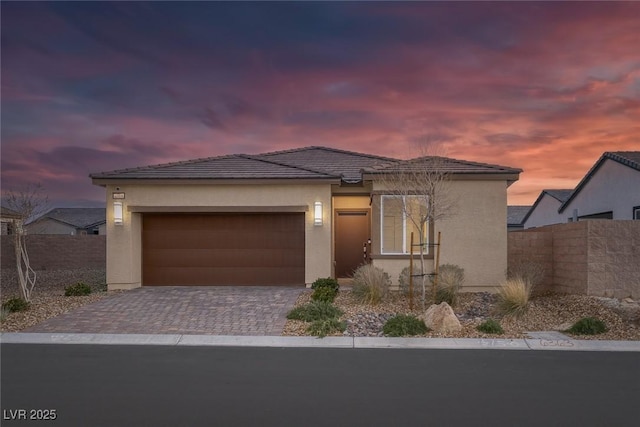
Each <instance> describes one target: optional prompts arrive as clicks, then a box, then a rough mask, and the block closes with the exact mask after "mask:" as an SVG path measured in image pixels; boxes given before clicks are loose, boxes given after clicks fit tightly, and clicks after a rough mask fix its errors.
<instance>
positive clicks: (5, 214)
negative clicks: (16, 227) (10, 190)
mask: <svg viewBox="0 0 640 427" xmlns="http://www.w3.org/2000/svg"><path fill="white" fill-rule="evenodd" d="M0 216H1V217H2V218H7V219H14V218H20V216H21V215H20V213H19V212H16V211H14V210H13V209H9V208H5V207H4V206H0Z"/></svg>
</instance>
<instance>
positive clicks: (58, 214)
mask: <svg viewBox="0 0 640 427" xmlns="http://www.w3.org/2000/svg"><path fill="white" fill-rule="evenodd" d="M43 218H51V219H54V220H56V221H60V222H63V223H65V224H68V225H71V226H73V227H76V228H87V227H90V226H92V225H99V224H100V223H103V222H106V210H105V208H54V209H51V210H50V211H49V212H47V213H45V214H44V215H42V216H41V217H40V218H38V219H36V220H35V221H32V222H36V221H39V220H41V219H43Z"/></svg>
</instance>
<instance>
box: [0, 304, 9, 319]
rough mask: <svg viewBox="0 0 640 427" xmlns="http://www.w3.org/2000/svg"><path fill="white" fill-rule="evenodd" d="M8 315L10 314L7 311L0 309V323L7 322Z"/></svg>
mask: <svg viewBox="0 0 640 427" xmlns="http://www.w3.org/2000/svg"><path fill="white" fill-rule="evenodd" d="M9 313H11V312H10V311H9V310H8V309H6V308H4V307H2V308H0V322H4V321H5V320H7V317H8V316H9Z"/></svg>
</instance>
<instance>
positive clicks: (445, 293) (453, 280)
mask: <svg viewBox="0 0 640 427" xmlns="http://www.w3.org/2000/svg"><path fill="white" fill-rule="evenodd" d="M433 280H434V279H432V283H433ZM463 284H464V269H463V268H461V267H459V266H457V265H454V264H443V265H441V266H440V268H439V269H438V288H437V290H436V300H435V301H434V303H435V304H440V303H441V302H446V303H447V304H449V305H450V306H452V307H453V306H455V305H456V303H457V302H458V292H460V288H461V287H462V285H463Z"/></svg>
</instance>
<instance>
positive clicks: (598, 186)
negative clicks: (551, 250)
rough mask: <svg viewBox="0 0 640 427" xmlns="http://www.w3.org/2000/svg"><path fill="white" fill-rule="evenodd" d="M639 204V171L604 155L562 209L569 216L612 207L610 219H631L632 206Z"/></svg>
mask: <svg viewBox="0 0 640 427" xmlns="http://www.w3.org/2000/svg"><path fill="white" fill-rule="evenodd" d="M634 206H640V171H637V170H635V169H632V168H630V167H628V166H625V165H622V164H620V163H618V162H616V161H614V160H611V159H606V160H605V161H604V162H603V163H602V165H601V166H600V168H599V169H598V170H597V171H596V173H595V174H594V175H593V176H592V177H591V179H590V180H589V181H588V182H587V183H586V184H585V185H584V187H582V189H581V190H580V192H578V193H577V194H576V195H575V197H574V198H573V199H572V200H571V202H570V203H569V204H568V205H567V206H566V208H565V209H564V210H563V216H566V217H570V216H572V215H573V210H574V209H577V210H578V216H584V215H592V214H597V213H601V212H609V211H613V219H633V216H632V215H633V207H634Z"/></svg>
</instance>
